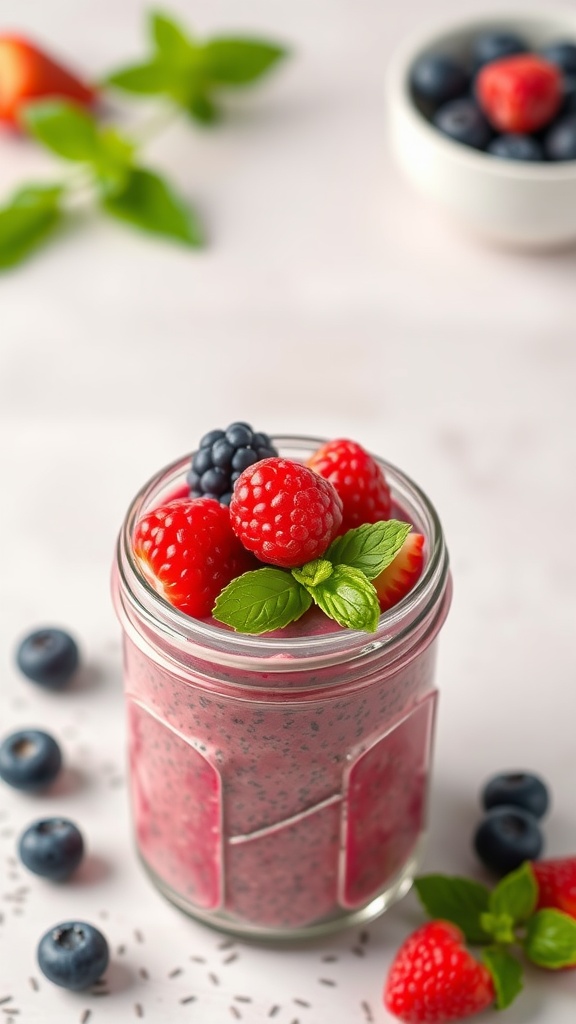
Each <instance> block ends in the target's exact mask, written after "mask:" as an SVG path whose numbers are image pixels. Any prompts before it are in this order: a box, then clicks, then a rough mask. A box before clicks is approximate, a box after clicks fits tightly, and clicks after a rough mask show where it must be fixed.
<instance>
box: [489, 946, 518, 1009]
mask: <svg viewBox="0 0 576 1024" xmlns="http://www.w3.org/2000/svg"><path fill="white" fill-rule="evenodd" d="M482 960H483V962H484V964H485V965H486V967H487V968H488V970H489V971H490V974H491V975H492V979H493V981H494V988H495V989H496V1006H497V1007H498V1009H499V1010H505V1009H506V1007H507V1006H510V1004H511V1003H513V1002H514V1000H515V999H516V996H517V995H519V994H520V992H521V991H522V975H523V971H522V966H521V965H520V964H519V963H518V961H517V959H516V957H514V956H512V954H511V953H509V952H508V950H507V949H500V947H499V946H487V948H486V949H483V950H482Z"/></svg>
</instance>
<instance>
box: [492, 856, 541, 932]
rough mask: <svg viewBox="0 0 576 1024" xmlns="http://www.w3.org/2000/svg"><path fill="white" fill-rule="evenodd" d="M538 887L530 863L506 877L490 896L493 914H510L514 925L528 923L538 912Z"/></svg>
mask: <svg viewBox="0 0 576 1024" xmlns="http://www.w3.org/2000/svg"><path fill="white" fill-rule="evenodd" d="M537 902H538V885H537V883H536V878H535V877H534V872H533V870H532V868H531V867H530V864H529V863H528V861H526V863H524V864H522V865H521V867H519V868H518V869H517V870H516V871H511V872H510V874H508V875H506V876H505V877H504V878H503V879H502V881H501V882H499V883H498V885H497V886H496V888H495V889H494V890H493V891H492V892H491V894H490V906H489V909H490V911H491V913H492V914H508V915H509V916H510V917H511V918H512V921H513V923H514V924H521V923H522V922H523V921H527V920H528V918H529V917H531V916H532V914H533V913H534V911H535V910H536V904H537Z"/></svg>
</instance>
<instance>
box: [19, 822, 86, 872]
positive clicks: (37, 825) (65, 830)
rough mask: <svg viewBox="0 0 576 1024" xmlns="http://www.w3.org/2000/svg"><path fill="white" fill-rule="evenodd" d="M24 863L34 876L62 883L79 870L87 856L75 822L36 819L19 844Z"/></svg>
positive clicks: (23, 834)
mask: <svg viewBox="0 0 576 1024" xmlns="http://www.w3.org/2000/svg"><path fill="white" fill-rule="evenodd" d="M18 853H19V854H20V859H21V861H22V863H23V864H24V865H25V866H26V867H27V868H28V870H29V871H33V872H34V874H35V875H41V876H42V877H43V878H50V879H51V880H52V881H53V882H63V881H64V880H65V879H66V878H69V877H70V875H71V874H73V872H74V871H75V870H76V868H77V867H78V865H79V864H80V861H81V860H82V857H83V855H84V841H83V839H82V835H81V833H80V832H79V830H78V829H77V828H76V825H74V824H73V822H71V821H67V820H66V819H65V818H45V819H43V820H42V821H35V822H33V823H32V825H29V827H28V828H27V829H26V831H25V832H23V833H22V835H21V837H20V841H19V843H18Z"/></svg>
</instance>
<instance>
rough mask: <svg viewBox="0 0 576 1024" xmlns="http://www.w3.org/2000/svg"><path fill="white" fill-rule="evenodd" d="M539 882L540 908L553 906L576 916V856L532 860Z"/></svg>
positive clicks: (571, 915)
mask: <svg viewBox="0 0 576 1024" xmlns="http://www.w3.org/2000/svg"><path fill="white" fill-rule="evenodd" d="M532 870H533V871H534V874H535V875H536V881H537V883H538V909H539V910H542V909H544V908H545V907H553V908H554V909H555V910H562V911H563V912H564V913H565V914H569V915H570V917H574V918H576V857H560V858H557V859H554V860H535V861H532Z"/></svg>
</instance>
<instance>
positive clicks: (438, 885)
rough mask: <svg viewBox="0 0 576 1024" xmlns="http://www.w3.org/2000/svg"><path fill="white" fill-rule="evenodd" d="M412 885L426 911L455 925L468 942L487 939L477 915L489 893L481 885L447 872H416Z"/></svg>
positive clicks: (483, 909) (483, 911) (486, 900)
mask: <svg viewBox="0 0 576 1024" xmlns="http://www.w3.org/2000/svg"><path fill="white" fill-rule="evenodd" d="M414 888H415V889H416V892H417V894H418V897H419V899H420V902H421V903H422V905H423V907H424V909H425V911H426V913H427V914H428V915H429V916H430V917H431V918H433V919H434V918H442V919H443V920H445V921H451V922H452V924H455V925H457V926H458V927H459V928H460V929H461V930H462V931H463V932H464V935H465V936H466V938H467V940H468V942H473V943H476V942H488V941H489V935H487V933H486V931H485V930H484V929H483V928H482V926H481V924H480V915H481V914H483V913H485V912H486V911H487V910H488V901H489V899H490V892H489V890H488V889H487V888H486V886H485V885H481V884H480V883H479V882H473V881H472V880H471V879H469V878H458V877H450V876H448V875H420V877H419V878H416V879H415V880H414Z"/></svg>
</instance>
